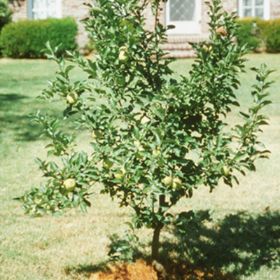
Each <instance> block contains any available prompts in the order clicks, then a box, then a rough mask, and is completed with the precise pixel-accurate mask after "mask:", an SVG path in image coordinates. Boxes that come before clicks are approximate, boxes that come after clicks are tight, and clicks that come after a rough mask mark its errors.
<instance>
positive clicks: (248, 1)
mask: <svg viewBox="0 0 280 280" xmlns="http://www.w3.org/2000/svg"><path fill="white" fill-rule="evenodd" d="M243 6H252V0H244V1H243Z"/></svg>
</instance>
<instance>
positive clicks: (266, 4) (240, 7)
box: [238, 0, 270, 19]
mask: <svg viewBox="0 0 280 280" xmlns="http://www.w3.org/2000/svg"><path fill="white" fill-rule="evenodd" d="M252 1H253V4H252V9H253V11H252V12H253V14H252V17H255V16H256V15H255V8H256V0H252ZM263 9H264V11H263V15H264V16H263V19H270V0H264V3H263ZM238 15H239V17H241V18H243V17H244V0H239V1H238Z"/></svg>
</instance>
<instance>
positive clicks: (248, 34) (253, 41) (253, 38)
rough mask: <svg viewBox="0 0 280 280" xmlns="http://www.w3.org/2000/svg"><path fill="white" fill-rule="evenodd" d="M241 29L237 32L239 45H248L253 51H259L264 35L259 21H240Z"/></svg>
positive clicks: (248, 19) (249, 19)
mask: <svg viewBox="0 0 280 280" xmlns="http://www.w3.org/2000/svg"><path fill="white" fill-rule="evenodd" d="M237 22H238V24H239V29H238V32H237V40H238V42H239V44H241V45H245V44H247V46H248V48H249V49H250V50H252V51H258V50H259V49H260V48H261V46H262V44H263V39H262V33H261V30H260V26H259V24H258V23H259V22H260V20H259V19H252V18H245V19H238V21H237Z"/></svg>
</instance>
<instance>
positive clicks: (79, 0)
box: [62, 0, 90, 47]
mask: <svg viewBox="0 0 280 280" xmlns="http://www.w3.org/2000/svg"><path fill="white" fill-rule="evenodd" d="M85 2H90V1H86V0H72V1H71V0H62V16H63V17H68V16H69V17H75V19H76V20H77V23H78V26H79V31H78V38H77V40H78V43H79V45H80V46H81V47H84V46H85V45H86V44H87V41H88V39H87V38H88V36H87V33H86V31H85V29H84V26H83V24H82V23H81V20H82V19H84V18H86V17H87V16H88V7H87V6H85V5H84V3H85Z"/></svg>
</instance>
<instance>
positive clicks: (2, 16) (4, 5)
mask: <svg viewBox="0 0 280 280" xmlns="http://www.w3.org/2000/svg"><path fill="white" fill-rule="evenodd" d="M11 15H12V11H11V9H10V8H9V6H8V1H7V0H0V30H1V29H2V28H3V26H4V25H5V24H7V23H9V22H10V21H11Z"/></svg>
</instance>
